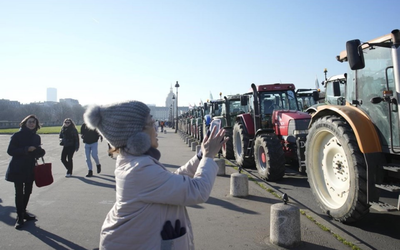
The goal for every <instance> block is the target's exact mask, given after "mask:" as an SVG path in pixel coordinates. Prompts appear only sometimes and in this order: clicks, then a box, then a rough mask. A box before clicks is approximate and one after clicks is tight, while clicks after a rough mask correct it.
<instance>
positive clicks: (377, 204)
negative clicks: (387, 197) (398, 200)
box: [369, 201, 399, 212]
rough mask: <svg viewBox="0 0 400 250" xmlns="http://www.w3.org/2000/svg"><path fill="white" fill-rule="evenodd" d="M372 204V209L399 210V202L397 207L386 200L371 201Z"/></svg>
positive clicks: (381, 210)
mask: <svg viewBox="0 0 400 250" xmlns="http://www.w3.org/2000/svg"><path fill="white" fill-rule="evenodd" d="M369 204H370V205H371V208H372V209H375V210H376V211H380V212H390V211H397V210H399V204H397V207H395V206H393V205H390V204H387V203H384V202H381V201H379V202H370V203H369Z"/></svg>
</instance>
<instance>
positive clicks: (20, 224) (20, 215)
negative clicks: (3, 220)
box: [15, 213, 24, 230]
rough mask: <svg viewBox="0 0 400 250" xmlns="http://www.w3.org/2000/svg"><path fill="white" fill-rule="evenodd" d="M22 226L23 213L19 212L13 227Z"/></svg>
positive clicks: (18, 227)
mask: <svg viewBox="0 0 400 250" xmlns="http://www.w3.org/2000/svg"><path fill="white" fill-rule="evenodd" d="M23 226H24V214H23V213H22V214H19V215H18V217H17V221H16V222H15V229H18V230H19V229H22V227H23Z"/></svg>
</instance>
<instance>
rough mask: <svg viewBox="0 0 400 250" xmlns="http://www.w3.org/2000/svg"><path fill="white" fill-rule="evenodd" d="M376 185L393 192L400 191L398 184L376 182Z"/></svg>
mask: <svg viewBox="0 0 400 250" xmlns="http://www.w3.org/2000/svg"><path fill="white" fill-rule="evenodd" d="M375 187H377V188H380V189H383V190H386V191H389V192H392V193H396V192H397V193H399V192H400V186H398V185H389V184H375Z"/></svg>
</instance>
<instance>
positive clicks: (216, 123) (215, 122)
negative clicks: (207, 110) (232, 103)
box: [208, 120, 221, 135]
mask: <svg viewBox="0 0 400 250" xmlns="http://www.w3.org/2000/svg"><path fill="white" fill-rule="evenodd" d="M214 127H217V131H216V132H215V134H217V133H218V132H219V130H220V128H221V120H212V122H211V124H210V129H209V130H208V135H209V134H210V133H211V131H212V130H213V129H214Z"/></svg>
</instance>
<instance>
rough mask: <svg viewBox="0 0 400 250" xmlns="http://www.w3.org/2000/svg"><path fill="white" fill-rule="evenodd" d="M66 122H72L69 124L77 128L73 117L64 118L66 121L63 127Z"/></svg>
mask: <svg viewBox="0 0 400 250" xmlns="http://www.w3.org/2000/svg"><path fill="white" fill-rule="evenodd" d="M65 122H70V123H71V124H70V125H69V126H72V127H73V128H76V125H75V123H74V122H73V121H72V119H71V118H65V120H64V122H63V127H64V124H65Z"/></svg>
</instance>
